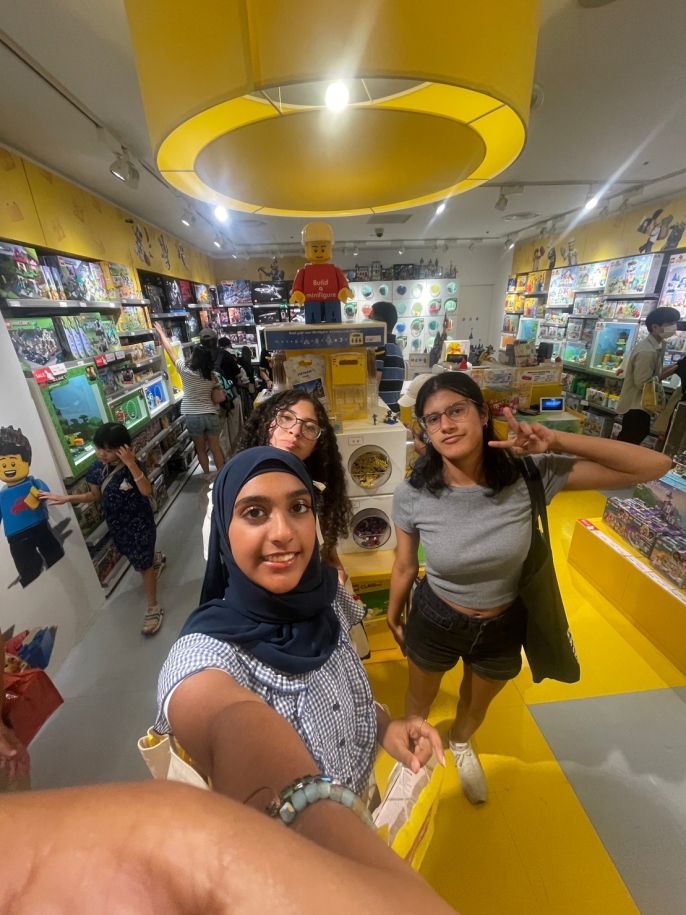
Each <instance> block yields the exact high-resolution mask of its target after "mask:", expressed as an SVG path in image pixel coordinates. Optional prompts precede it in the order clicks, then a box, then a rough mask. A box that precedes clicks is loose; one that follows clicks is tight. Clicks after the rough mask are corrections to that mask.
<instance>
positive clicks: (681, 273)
mask: <svg viewBox="0 0 686 915" xmlns="http://www.w3.org/2000/svg"><path fill="white" fill-rule="evenodd" d="M660 305H668V306H670V307H671V308H678V309H679V311H680V312H681V317H682V318H684V317H686V254H673V255H672V256H671V257H670V259H669V265H668V267H667V273H666V275H665V279H664V282H663V284H662V292H661V293H660Z"/></svg>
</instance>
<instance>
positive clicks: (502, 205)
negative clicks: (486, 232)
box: [495, 188, 510, 213]
mask: <svg viewBox="0 0 686 915" xmlns="http://www.w3.org/2000/svg"><path fill="white" fill-rule="evenodd" d="M509 202H510V201H509V200H508V199H507V194H506V193H505V191H504V190H503V189H502V188H500V196H499V197H498V199H497V200H496V202H495V208H496V210H500V212H501V213H502V212H503V210H506V209H507V205H508V203H509Z"/></svg>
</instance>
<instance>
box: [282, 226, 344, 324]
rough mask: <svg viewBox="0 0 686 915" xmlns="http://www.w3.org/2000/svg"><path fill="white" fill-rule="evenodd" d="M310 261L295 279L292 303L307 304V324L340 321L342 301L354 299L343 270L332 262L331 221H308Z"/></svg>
mask: <svg viewBox="0 0 686 915" xmlns="http://www.w3.org/2000/svg"><path fill="white" fill-rule="evenodd" d="M302 240H303V246H304V248H305V257H306V258H307V260H308V263H306V264H305V266H304V267H301V268H300V270H298V272H297V274H296V276H295V280H294V281H293V290H292V292H291V297H290V303H291V305H304V306H305V323H306V324H321V323H322V322H325V323H327V324H340V323H341V302H347V301H348V299H352V298H353V292H352V290H351V289H350V287H349V286H348V281H347V279H346V278H345V275H344V273H343V271H342V270H341V269H340V268H339V267H337V266H336V265H335V264H332V263H331V257H332V253H333V229H332V228H331V226H330V225H329V224H328V223H327V222H308V224H307V225H306V226H305V228H304V229H303V231H302Z"/></svg>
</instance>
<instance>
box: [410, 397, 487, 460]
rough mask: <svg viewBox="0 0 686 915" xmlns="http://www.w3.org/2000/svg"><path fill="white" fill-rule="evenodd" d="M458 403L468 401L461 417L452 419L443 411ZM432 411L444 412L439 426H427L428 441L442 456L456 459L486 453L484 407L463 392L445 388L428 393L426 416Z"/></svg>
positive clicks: (447, 458) (425, 408) (424, 411)
mask: <svg viewBox="0 0 686 915" xmlns="http://www.w3.org/2000/svg"><path fill="white" fill-rule="evenodd" d="M455 403H460V404H464V405H465V409H464V413H463V415H462V416H461V417H460V419H459V420H451V419H449V418H448V417H447V416H446V415H445V413H443V411H444V410H446V409H447V408H448V407H450V406H452V404H455ZM432 413H442V414H443V415H442V416H441V417H440V422H439V424H438V426H437V427H436V428H435V429H433V430H432V431H429V430H427V433H428V436H429V441H430V442H431V444H432V446H433V447H434V448H435V449H436V451H438V453H439V454H440V455H441V457H443V458H445V459H446V460H448V461H453V462H457V461H463V460H465V459H467V458H472V457H475V456H479V455H482V454H483V448H484V438H483V434H484V423H485V422H486V413H485V411H484V410H483V408H480V407H478V406H477V405H476V404H475V403H474V402H473V401H471V400H469V399H468V398H467V397H464V396H463V395H462V394H457V393H456V392H455V391H452V390H446V389H442V390H439V391H436V393H435V394H432V395H431V396H430V397H428V398H427V400H426V403H425V404H424V410H423V416H424V417H425V418H426V417H427V416H429V415H430V414H432Z"/></svg>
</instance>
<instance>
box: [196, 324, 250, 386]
mask: <svg viewBox="0 0 686 915" xmlns="http://www.w3.org/2000/svg"><path fill="white" fill-rule="evenodd" d="M200 345H201V346H204V347H205V349H208V350H209V351H210V352H211V353H212V356H213V358H214V368H215V371H217V372H219V374H220V375H223V377H224V378H226V380H227V381H231V382H233V384H235V385H236V387H238V376H239V375H240V373H241V367H240V365H239V364H238V360H237V359H236V357H235V356H234V355H233V354H232V353H229V352H227V351H226V350H225V349H223V346H225V345H226V346H231V341H230V340H229V338H228V337H222V338H221V340H218V339H217V334H216V332H215V331H213V330H212V329H211V328H210V327H203V329H202V330H201V331H200Z"/></svg>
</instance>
